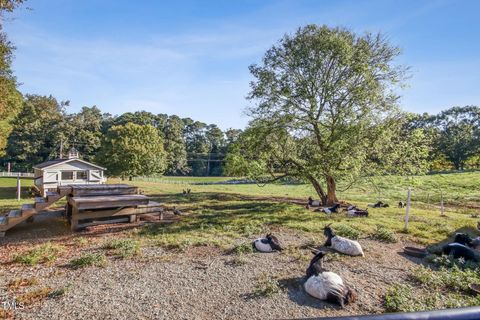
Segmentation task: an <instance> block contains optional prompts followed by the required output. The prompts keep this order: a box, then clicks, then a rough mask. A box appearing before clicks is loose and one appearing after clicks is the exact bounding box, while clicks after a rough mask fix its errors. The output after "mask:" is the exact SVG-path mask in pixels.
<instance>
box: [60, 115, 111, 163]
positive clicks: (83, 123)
mask: <svg viewBox="0 0 480 320" xmlns="http://www.w3.org/2000/svg"><path fill="white" fill-rule="evenodd" d="M102 121H103V116H102V112H101V111H100V109H98V108H97V107H96V106H93V107H91V108H89V107H83V108H82V110H81V111H80V112H79V113H76V114H72V115H69V116H68V117H67V119H66V128H65V131H64V132H65V135H66V138H65V141H64V144H65V147H66V148H68V147H70V146H74V147H75V148H76V149H77V150H78V151H79V152H80V155H81V156H82V158H83V159H85V160H87V161H92V160H93V159H94V157H95V154H96V152H97V151H98V149H99V148H100V143H101V137H102V131H101V130H102Z"/></svg>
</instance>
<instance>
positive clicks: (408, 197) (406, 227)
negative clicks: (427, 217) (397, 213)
mask: <svg viewBox="0 0 480 320" xmlns="http://www.w3.org/2000/svg"><path fill="white" fill-rule="evenodd" d="M410 193H411V189H410V188H408V193H407V208H406V209H405V230H408V212H409V211H410Z"/></svg>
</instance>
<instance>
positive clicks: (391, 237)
mask: <svg viewBox="0 0 480 320" xmlns="http://www.w3.org/2000/svg"><path fill="white" fill-rule="evenodd" d="M372 238H373V239H377V240H379V241H382V242H387V243H395V242H398V238H397V236H396V235H395V233H394V232H393V231H392V230H390V229H387V228H386V227H385V226H377V230H376V231H375V233H373V234H372Z"/></svg>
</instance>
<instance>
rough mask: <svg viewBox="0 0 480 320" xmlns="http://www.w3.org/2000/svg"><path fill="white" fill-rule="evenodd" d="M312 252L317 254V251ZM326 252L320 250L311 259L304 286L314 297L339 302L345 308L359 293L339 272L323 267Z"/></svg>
mask: <svg viewBox="0 0 480 320" xmlns="http://www.w3.org/2000/svg"><path fill="white" fill-rule="evenodd" d="M312 253H313V254H315V252H312ZM326 254H327V253H326V252H324V251H320V252H318V253H317V254H315V256H314V257H313V259H312V260H311V261H310V265H309V266H308V269H307V271H306V276H307V281H306V282H305V284H304V288H305V291H306V292H307V293H308V294H309V295H311V296H312V297H315V298H317V299H320V300H325V301H328V302H332V303H337V304H339V305H340V306H341V307H342V308H344V307H345V305H347V304H350V303H353V302H355V301H356V299H357V293H356V292H355V290H353V289H350V288H349V287H348V286H346V285H345V284H344V283H343V280H342V278H341V277H340V276H339V275H338V274H336V273H334V272H330V271H325V270H324V269H323V265H322V258H323V257H324V256H325V255H326Z"/></svg>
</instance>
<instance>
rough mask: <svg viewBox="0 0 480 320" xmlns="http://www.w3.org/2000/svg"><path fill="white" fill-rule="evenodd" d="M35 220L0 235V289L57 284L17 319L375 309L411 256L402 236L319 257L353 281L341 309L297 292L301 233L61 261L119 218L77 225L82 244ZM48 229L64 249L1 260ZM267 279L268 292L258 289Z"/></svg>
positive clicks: (59, 224)
mask: <svg viewBox="0 0 480 320" xmlns="http://www.w3.org/2000/svg"><path fill="white" fill-rule="evenodd" d="M38 223H39V225H40V231H39V225H38V224H37V225H36V227H35V229H34V230H35V231H31V232H30V233H28V232H27V233H25V231H27V230H26V229H24V230H23V233H22V235H21V236H20V232H21V231H22V229H23V227H22V228H19V230H15V231H14V232H13V230H12V233H11V234H10V236H9V237H8V238H5V239H3V240H2V241H1V242H2V246H1V247H0V261H1V263H2V264H1V265H0V296H3V297H4V298H5V297H7V298H12V295H15V294H16V295H18V294H23V293H25V292H31V291H34V290H38V289H39V288H45V287H49V288H53V289H65V292H64V294H62V295H60V296H58V297H53V296H51V297H46V298H44V299H41V300H40V301H37V302H34V303H32V304H30V305H28V306H27V307H26V308H24V309H23V310H16V311H15V312H14V313H13V314H9V315H10V316H15V317H16V318H20V319H79V318H82V319H93V318H95V319H151V318H157V319H171V318H175V319H191V318H195V319H214V318H219V319H280V318H284V319H285V318H305V317H321V316H339V315H352V314H355V315H357V314H373V313H381V312H384V308H383V297H384V294H385V292H386V290H387V289H388V288H389V287H390V286H391V285H392V284H393V283H395V282H401V281H403V280H405V279H407V277H408V271H409V270H410V269H411V268H413V267H415V266H417V265H418V264H419V263H420V261H419V260H416V259H414V258H411V257H407V256H405V255H403V254H402V253H401V251H402V248H403V246H405V245H408V244H406V243H402V242H398V243H395V244H385V243H381V242H378V241H373V240H369V239H361V240H359V241H360V243H361V244H362V247H363V248H364V251H365V257H363V258H362V257H348V256H341V255H338V254H330V255H329V256H328V258H327V259H326V263H325V267H326V268H327V269H329V270H330V271H333V272H335V273H337V274H339V275H340V276H341V277H342V278H343V279H344V281H345V282H346V283H347V284H349V285H351V286H352V287H353V288H355V289H356V290H357V291H358V301H357V302H356V303H354V304H353V305H350V306H347V307H346V308H345V309H343V310H342V309H340V308H339V307H338V306H336V305H332V304H329V303H324V302H321V301H319V300H316V299H314V298H312V297H310V296H308V295H307V294H306V293H305V292H304V290H303V286H302V284H303V281H304V279H303V276H304V274H305V269H306V268H307V266H308V262H309V259H310V258H311V256H312V254H311V253H310V250H309V249H308V248H307V244H309V245H311V244H310V243H309V241H311V239H308V238H306V237H305V235H303V234H302V233H300V232H298V233H297V232H294V231H291V230H278V231H277V232H276V235H277V237H279V238H280V239H281V240H282V242H283V243H284V244H285V246H286V247H287V250H285V251H284V252H281V253H278V252H277V253H268V254H266V253H246V254H232V253H228V252H226V251H225V250H221V249H219V248H216V247H209V246H203V247H190V248H187V249H186V250H185V251H183V252H179V251H172V250H167V249H164V248H161V247H155V246H154V247H144V248H142V253H141V255H140V256H139V257H135V258H130V259H125V260H121V259H115V258H113V257H110V258H109V263H108V265H107V266H106V267H104V268H101V267H86V268H82V269H71V268H69V267H67V262H68V260H69V259H70V258H71V257H72V256H78V255H80V254H81V253H82V252H87V251H88V252H91V251H92V250H93V251H95V250H101V249H100V244H99V243H100V242H101V240H102V238H103V237H104V235H105V233H104V232H105V231H116V230H117V229H116V228H118V229H119V230H121V229H122V226H117V227H116V228H114V229H112V230H103V231H101V232H98V233H96V232H90V233H85V234H83V237H85V238H87V239H89V241H90V243H91V244H90V245H88V246H85V247H82V246H79V245H76V244H75V241H74V240H73V239H74V238H75V237H76V236H73V235H71V234H70V233H69V231H68V227H67V226H65V225H64V222H63V221H62V219H61V218H56V217H55V216H54V215H53V217H50V219H46V220H45V221H44V222H43V223H45V226H49V227H48V228H46V227H45V228H44V231H43V233H42V232H41V229H42V227H41V226H42V222H41V221H40V222H38ZM25 228H27V229H28V226H27V227H25ZM54 229H56V230H57V231H56V235H55V237H53V238H52V234H50V232H52V231H51V230H54ZM32 230H33V229H32ZM62 230H65V232H63V231H62ZM117 231H118V230H117ZM252 238H255V237H252ZM319 238H321V236H319ZM49 239H50V240H51V239H54V241H55V242H57V243H62V244H64V245H66V246H67V248H68V252H67V254H65V255H62V256H61V257H60V258H59V259H58V260H56V261H55V262H54V263H53V264H51V265H48V264H42V265H37V266H33V267H28V266H23V265H18V264H12V263H10V261H11V258H12V254H13V253H14V252H18V251H19V250H22V249H25V248H27V247H28V246H31V241H33V242H42V243H43V242H45V241H47V240H49ZM247 240H249V239H239V241H247ZM96 243H98V244H97V247H95V246H96ZM318 245H320V243H318ZM30 277H35V278H36V279H38V280H39V281H38V283H37V284H35V285H32V286H29V287H25V288H21V289H20V290H19V291H17V292H12V291H11V290H10V291H9V289H8V288H7V284H8V283H9V282H11V281H12V280H13V279H19V278H30ZM272 284H273V288H274V289H275V290H273V291H274V292H272V293H271V294H270V295H267V294H265V292H263V291H265V290H266V289H265V288H266V287H268V286H269V285H272ZM269 288H270V287H269Z"/></svg>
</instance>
